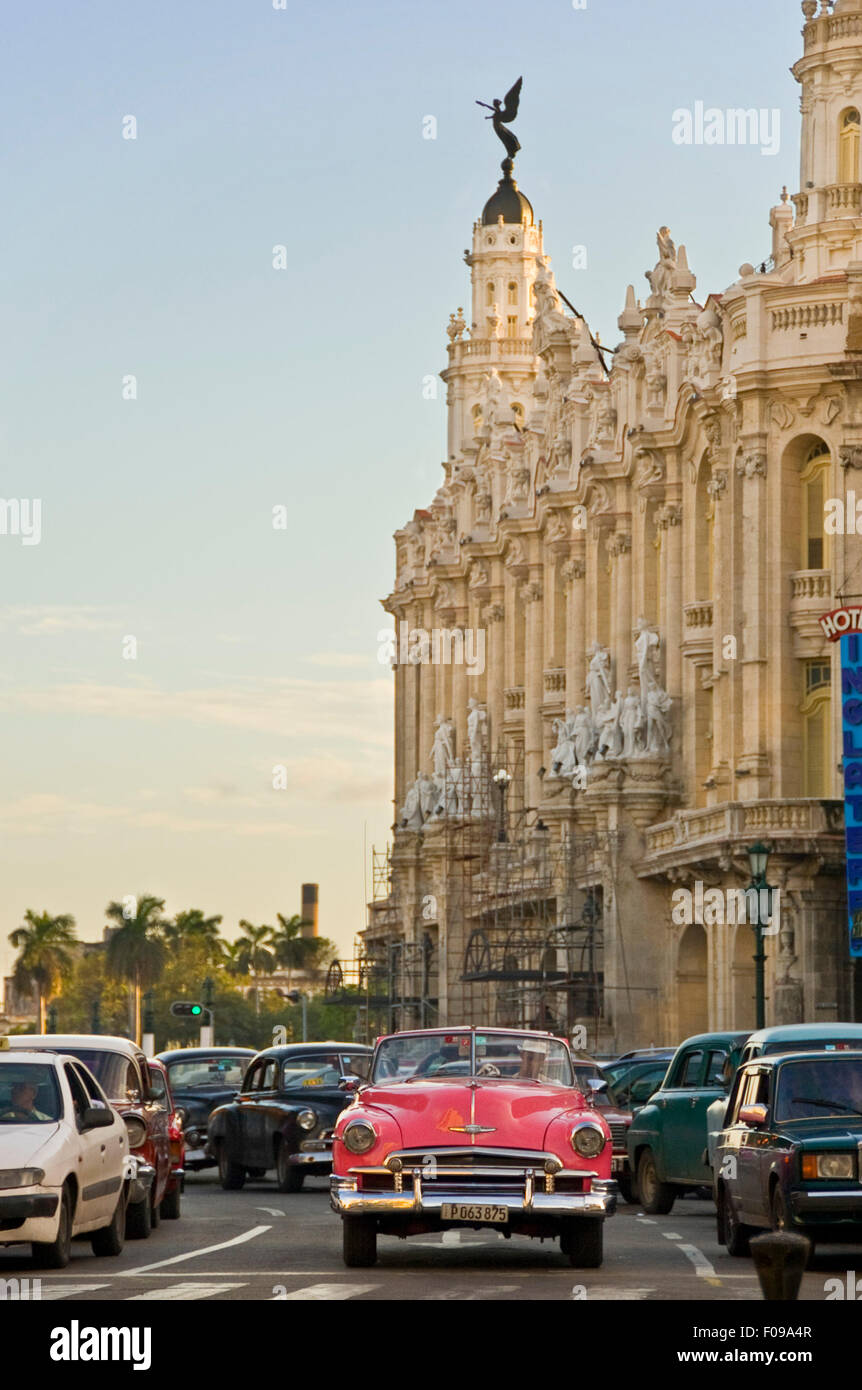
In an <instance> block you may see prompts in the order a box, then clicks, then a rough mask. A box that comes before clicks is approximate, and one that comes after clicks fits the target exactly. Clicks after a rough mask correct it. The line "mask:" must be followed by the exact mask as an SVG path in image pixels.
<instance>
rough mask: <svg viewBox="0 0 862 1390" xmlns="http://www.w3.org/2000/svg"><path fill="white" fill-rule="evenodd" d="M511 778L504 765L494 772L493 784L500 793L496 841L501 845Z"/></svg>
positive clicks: (504, 830) (503, 839)
mask: <svg viewBox="0 0 862 1390" xmlns="http://www.w3.org/2000/svg"><path fill="white" fill-rule="evenodd" d="M511 780H512V779H511V777H510V776H509V774H508V772H507V771H506V769H505V768H504V767H501V768H500V770H499V772H495V773H494V778H493V781H494V786H495V787H496V788H497V791H498V792H499V795H500V828H499V830H498V831H497V841H498V843H499V844H501V845H504V844H505V843H506V792H507V791H508V790H509V783H510V782H511Z"/></svg>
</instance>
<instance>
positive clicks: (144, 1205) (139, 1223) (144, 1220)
mask: <svg viewBox="0 0 862 1390" xmlns="http://www.w3.org/2000/svg"><path fill="white" fill-rule="evenodd" d="M152 1229H153V1208H152V1203H151V1201H150V1198H149V1195H148V1196H146V1197H145V1198H144V1200H143V1201H142V1202H134V1203H133V1204H132V1205H131V1206H129V1207H127V1208H126V1240H146V1239H147V1237H148V1236H149V1234H150V1232H151V1231H152Z"/></svg>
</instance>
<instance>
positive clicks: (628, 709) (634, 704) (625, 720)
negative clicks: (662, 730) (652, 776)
mask: <svg viewBox="0 0 862 1390" xmlns="http://www.w3.org/2000/svg"><path fill="white" fill-rule="evenodd" d="M643 724H644V713H643V710H642V708H641V701H640V696H639V695H638V693H637V691H636V690H635V688H634V686H633V685H630V686H629V688H628V694H627V695H626V698H625V699H624V700H623V705H622V710H621V712H620V728H621V729H622V735H623V751H622V757H624V758H636V757H638V755H639V754H640V753H641V751H642V739H641V730H642V729H643Z"/></svg>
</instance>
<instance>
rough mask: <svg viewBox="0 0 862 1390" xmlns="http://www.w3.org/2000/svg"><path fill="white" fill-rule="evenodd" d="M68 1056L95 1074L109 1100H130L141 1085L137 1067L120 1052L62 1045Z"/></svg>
mask: <svg viewBox="0 0 862 1390" xmlns="http://www.w3.org/2000/svg"><path fill="white" fill-rule="evenodd" d="M63 1051H64V1052H67V1053H68V1054H69V1056H70V1057H77V1059H78V1061H79V1062H83V1063H84V1065H85V1066H86V1067H89V1069H90V1071H91V1072H92V1073H93V1075H94V1076H95V1078H96V1080H97V1081H98V1083H99V1085H100V1086H101V1088H102V1090H103V1091H104V1092H105V1095H106V1096H107V1097H108V1099H109V1100H130V1099H131V1096H132V1093H133V1092H139V1091H140V1087H141V1082H140V1078H139V1076H138V1069H137V1067H136V1066H135V1064H134V1062H132V1061H131V1059H130V1058H128V1057H126V1056H124V1055H123V1053H122V1052H103V1051H102V1050H101V1048H100V1049H98V1050H97V1049H96V1048H88V1047H64V1048H63Z"/></svg>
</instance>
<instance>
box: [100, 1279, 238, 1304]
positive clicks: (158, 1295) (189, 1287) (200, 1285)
mask: <svg viewBox="0 0 862 1390" xmlns="http://www.w3.org/2000/svg"><path fill="white" fill-rule="evenodd" d="M244 1287H245V1285H244V1284H213V1283H212V1282H210V1283H204V1282H203V1281H202V1280H196V1281H192V1280H188V1281H187V1282H186V1283H184V1284H169V1285H168V1287H167V1288H159V1289H150V1291H149V1293H136V1294H132V1296H131V1298H127V1299H124V1300H123V1301H124V1302H125V1303H155V1302H159V1303H162V1302H167V1301H168V1300H171V1301H172V1302H174V1301H176V1302H180V1303H191V1302H192V1301H193V1300H195V1299H199V1298H214V1297H215V1295H216V1294H219V1293H220V1294H226V1293H230V1291H231V1289H242V1288H244Z"/></svg>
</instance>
